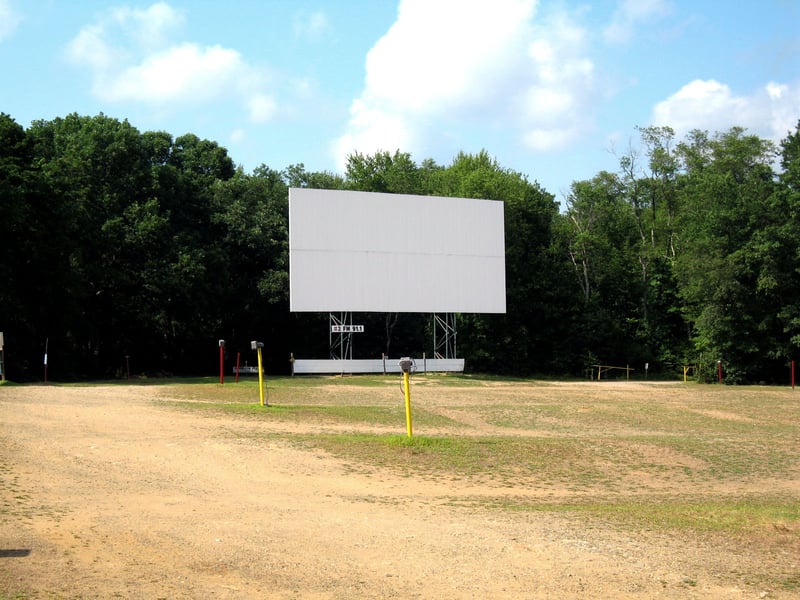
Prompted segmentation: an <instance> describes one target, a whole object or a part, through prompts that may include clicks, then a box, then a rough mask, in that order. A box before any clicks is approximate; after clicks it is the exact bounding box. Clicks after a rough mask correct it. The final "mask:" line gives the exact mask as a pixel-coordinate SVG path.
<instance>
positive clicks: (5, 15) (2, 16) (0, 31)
mask: <svg viewBox="0 0 800 600" xmlns="http://www.w3.org/2000/svg"><path fill="white" fill-rule="evenodd" d="M21 22H22V15H20V14H19V13H17V11H15V10H14V8H13V7H12V6H11V3H10V2H9V1H8V0H0V41H2V40H4V39H5V38H7V37H9V36H10V35H11V34H12V33H14V31H15V30H16V28H17V26H18V25H19V24H20V23H21Z"/></svg>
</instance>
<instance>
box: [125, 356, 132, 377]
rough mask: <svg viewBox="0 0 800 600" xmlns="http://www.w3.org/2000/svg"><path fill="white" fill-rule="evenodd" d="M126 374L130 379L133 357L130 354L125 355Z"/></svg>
mask: <svg viewBox="0 0 800 600" xmlns="http://www.w3.org/2000/svg"><path fill="white" fill-rule="evenodd" d="M125 372H126V373H127V374H128V379H130V378H131V357H130V354H126V355H125Z"/></svg>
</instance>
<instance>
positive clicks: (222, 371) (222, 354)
mask: <svg viewBox="0 0 800 600" xmlns="http://www.w3.org/2000/svg"><path fill="white" fill-rule="evenodd" d="M224 383H225V340H220V341H219V384H220V385H223V384H224Z"/></svg>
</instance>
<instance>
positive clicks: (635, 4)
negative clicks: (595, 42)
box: [603, 0, 670, 44]
mask: <svg viewBox="0 0 800 600" xmlns="http://www.w3.org/2000/svg"><path fill="white" fill-rule="evenodd" d="M669 12H670V3H669V2H668V0H620V2H619V4H618V5H617V8H616V10H615V11H614V15H613V16H612V17H611V23H609V24H608V26H607V27H606V28H605V30H603V38H604V39H605V41H606V42H608V43H609V44H625V43H627V42H629V41H630V40H631V38H633V36H634V34H635V33H636V29H637V27H638V26H639V25H640V24H642V23H647V22H651V21H654V20H656V19H658V18H660V17H663V16H664V15H666V14H668V13H669Z"/></svg>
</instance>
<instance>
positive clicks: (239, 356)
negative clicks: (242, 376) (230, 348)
mask: <svg viewBox="0 0 800 600" xmlns="http://www.w3.org/2000/svg"><path fill="white" fill-rule="evenodd" d="M241 358H242V353H241V352H237V353H236V383H239V361H240V360H241Z"/></svg>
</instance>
